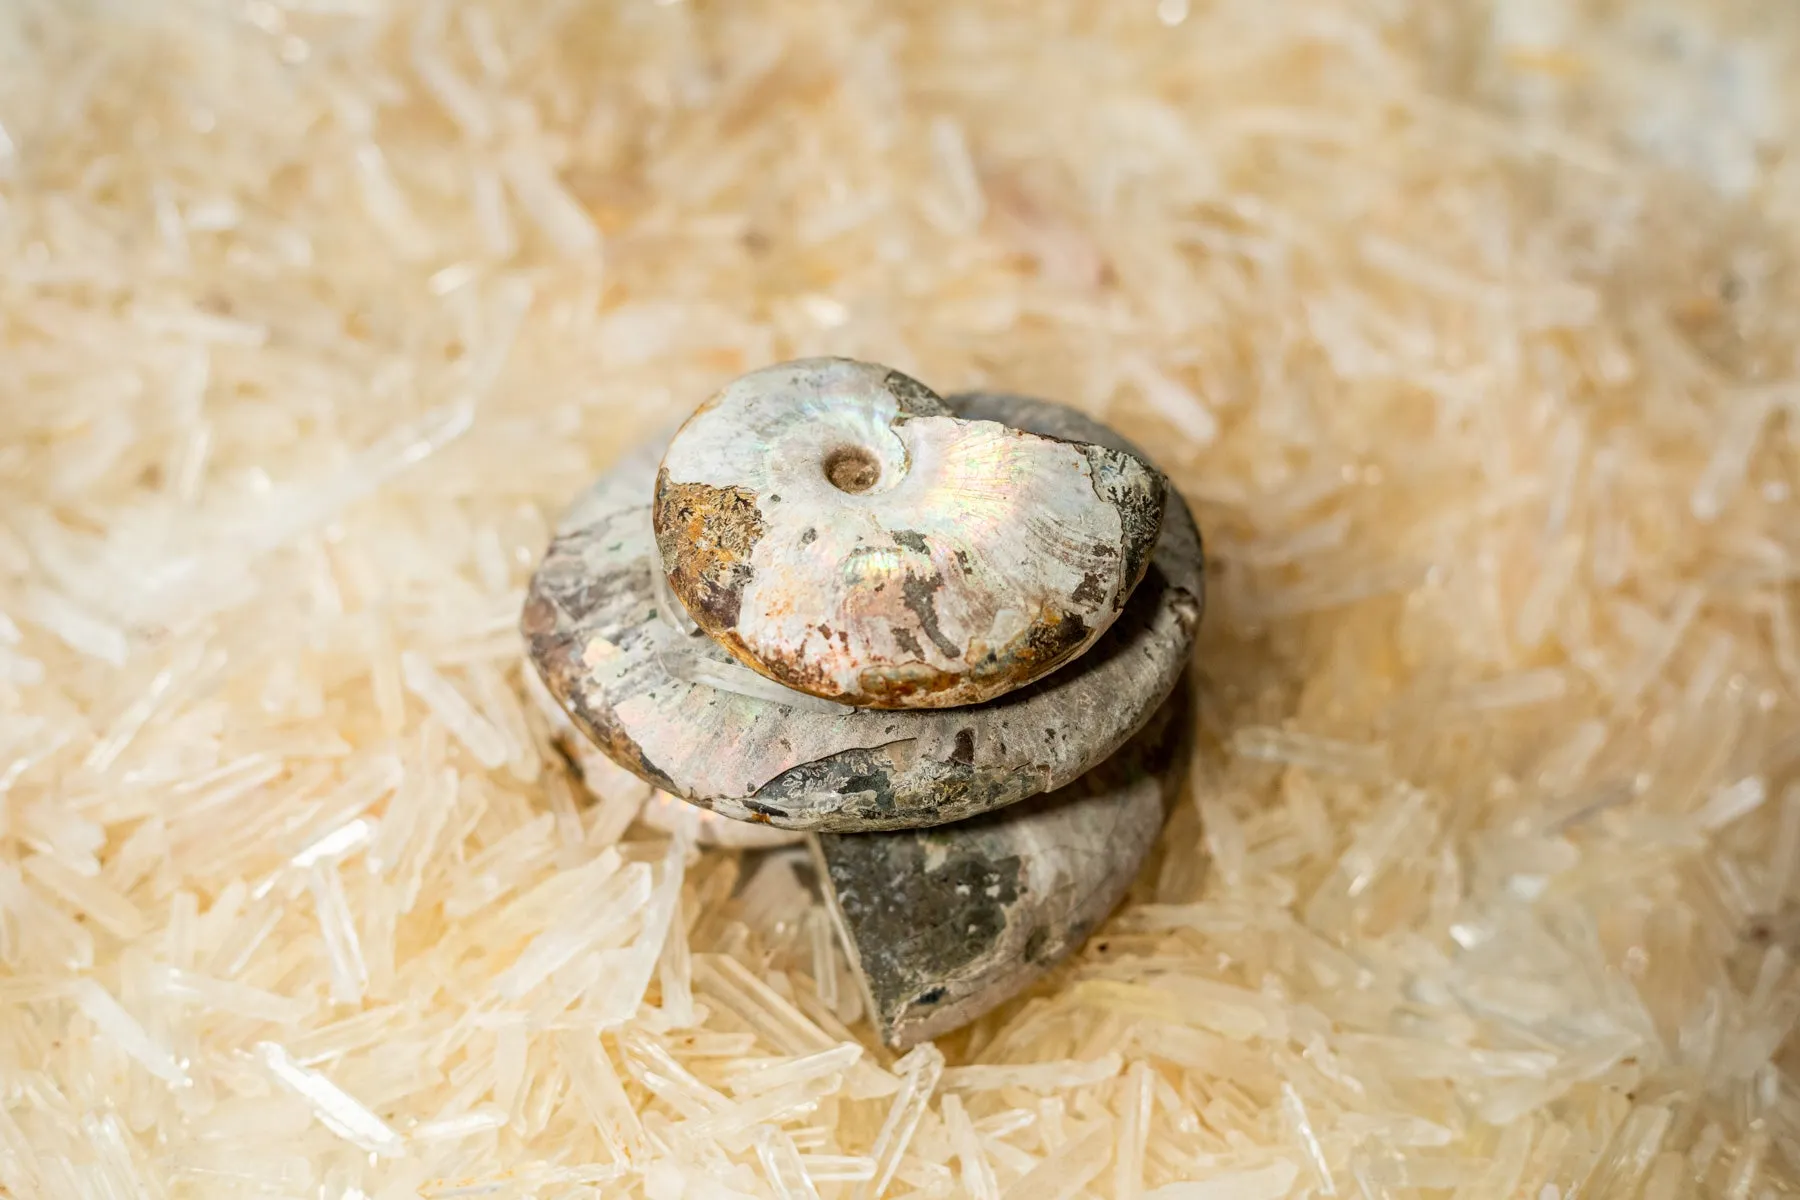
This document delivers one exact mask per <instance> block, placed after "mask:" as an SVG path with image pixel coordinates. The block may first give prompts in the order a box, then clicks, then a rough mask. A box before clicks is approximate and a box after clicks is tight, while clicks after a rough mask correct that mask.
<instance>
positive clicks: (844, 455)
mask: <svg viewBox="0 0 1800 1200" xmlns="http://www.w3.org/2000/svg"><path fill="white" fill-rule="evenodd" d="M824 467H825V478H827V479H829V480H830V481H831V486H832V487H835V488H837V489H838V491H840V492H849V493H851V494H852V495H854V494H856V493H858V492H866V491H868V490H869V489H870V488H872V487H874V486H875V485H876V484H877V483H879V482H880V481H881V463H880V461H879V460H877V459H876V457H875V456H874V455H873V454H871V453H870V452H869V451H868V450H866V449H864V448H863V447H861V446H839V447H837V448H836V449H835V450H832V451H831V452H830V453H829V454H827V455H826V456H825V462H824Z"/></svg>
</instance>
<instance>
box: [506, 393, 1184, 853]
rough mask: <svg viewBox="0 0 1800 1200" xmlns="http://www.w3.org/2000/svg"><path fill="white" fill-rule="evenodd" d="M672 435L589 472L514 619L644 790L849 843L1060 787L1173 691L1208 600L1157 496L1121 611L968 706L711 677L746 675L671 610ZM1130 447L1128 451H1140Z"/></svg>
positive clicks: (1039, 415)
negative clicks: (867, 699)
mask: <svg viewBox="0 0 1800 1200" xmlns="http://www.w3.org/2000/svg"><path fill="white" fill-rule="evenodd" d="M948 403H949V404H950V405H951V407H952V408H953V409H954V411H956V412H957V413H959V414H961V415H963V416H965V417H968V418H971V419H984V420H989V421H994V422H1000V423H1003V424H1005V425H1008V426H1012V427H1016V428H1022V429H1028V430H1031V431H1033V432H1035V433H1038V434H1042V435H1045V436H1048V437H1055V438H1062V439H1065V440H1069V441H1074V442H1093V443H1104V444H1108V445H1112V446H1114V447H1115V448H1117V449H1120V450H1132V447H1130V446H1129V444H1128V443H1126V442H1125V441H1124V439H1122V438H1120V437H1119V436H1118V435H1117V434H1116V433H1114V432H1112V431H1111V430H1108V429H1107V428H1105V427H1104V426H1102V425H1099V424H1097V423H1096V422H1094V421H1092V420H1091V419H1089V418H1087V417H1084V416H1083V415H1081V414H1080V413H1078V412H1076V411H1074V410H1073V409H1069V408H1065V407H1063V406H1062V405H1058V404H1052V403H1049V402H1047V401H1042V400H1035V399H1031V398H1028V397H1023V396H1009V395H1001V394H994V393H982V394H971V395H965V396H952V397H950V398H949V400H948ZM666 443H667V438H666V437H665V438H663V439H661V440H659V441H656V442H653V443H651V444H647V445H645V446H643V447H642V448H641V449H640V450H638V451H637V452H634V453H632V454H629V455H627V456H626V457H625V458H623V459H621V460H620V461H619V462H618V463H616V464H614V466H613V467H612V468H611V469H610V470H608V471H607V472H606V473H605V474H603V475H602V476H601V477H600V478H599V479H597V480H595V482H594V484H593V485H592V487H590V488H589V489H588V491H587V492H585V493H584V494H583V495H582V496H580V497H579V498H578V499H577V500H576V501H575V502H574V504H573V505H572V506H571V507H570V509H569V511H568V512H567V513H565V514H564V516H563V517H562V519H561V520H560V522H559V524H558V529H557V534H556V537H555V539H554V540H553V541H552V543H551V545H550V547H549V550H548V551H547V553H546V554H545V557H544V561H543V562H542V563H541V564H540V565H539V567H538V570H537V571H536V573H535V574H534V575H533V577H532V582H531V590H530V595H529V597H528V599H527V602H526V605H525V608H524V611H523V613H522V614H521V623H522V628H523V632H524V634H525V636H526V639H527V642H528V645H529V651H530V657H531V661H532V663H533V665H534V667H535V669H536V670H537V672H538V673H539V674H540V675H541V676H542V678H543V681H544V683H545V684H546V685H547V687H548V689H549V691H550V694H551V695H552V696H554V697H555V700H556V702H557V704H558V705H559V706H560V707H561V708H563V709H564V710H565V711H566V712H567V713H568V715H569V717H570V718H571V720H572V721H573V722H574V724H575V725H576V727H577V728H579V729H580V730H581V732H582V734H583V735H584V736H585V737H586V738H587V739H588V740H589V741H591V742H592V743H594V744H595V745H597V746H599V747H600V748H601V749H602V750H603V751H604V752H605V753H606V755H607V756H608V757H609V758H611V759H612V760H613V761H614V762H616V763H618V764H619V765H620V766H622V767H625V768H626V769H628V770H630V771H632V772H633V773H635V774H637V775H638V776H639V777H641V778H642V779H644V780H646V781H647V782H649V783H651V784H653V785H654V786H656V787H658V788H660V789H662V790H663V791H666V792H669V793H671V794H673V795H677V796H680V797H682V798H683V799H686V800H689V801H692V802H693V803H695V804H699V805H701V806H702V807H705V808H709V809H711V810H713V811H714V812H717V813H720V814H722V815H724V816H728V817H734V818H737V819H739V820H748V821H757V822H767V823H769V824H771V825H774V826H777V827H779V828H786V829H805V830H839V831H845V832H859V831H869V830H878V829H903V828H918V827H923V826H931V825H938V824H942V823H945V822H951V821H960V820H963V819H964V818H967V817H970V816H973V815H976V814H979V813H984V812H989V811H992V810H994V809H998V808H1003V807H1005V806H1007V805H1010V804H1013V803H1014V802H1016V801H1020V800H1024V799H1026V798H1027V797H1030V796H1034V795H1036V794H1038V793H1040V792H1044V791H1049V790H1053V789H1055V788H1059V787H1062V786H1064V785H1066V784H1068V783H1069V782H1071V781H1073V780H1074V779H1075V778H1077V777H1078V776H1079V775H1081V774H1082V773H1083V772H1085V771H1087V770H1088V769H1090V768H1091V767H1093V766H1094V765H1095V764H1096V763H1098V762H1100V761H1101V760H1102V759H1104V758H1105V757H1106V756H1107V755H1109V754H1111V753H1113V751H1115V750H1116V749H1117V748H1118V747H1119V746H1120V745H1122V744H1123V743H1124V742H1125V741H1126V740H1127V739H1128V738H1129V737H1130V736H1131V735H1132V734H1133V733H1134V732H1135V731H1136V730H1138V729H1139V728H1140V727H1141V726H1142V725H1143V724H1144V723H1145V721H1147V720H1148V719H1149V717H1150V714H1151V713H1152V712H1153V711H1155V709H1156V707H1157V706H1158V705H1159V704H1160V703H1161V702H1162V701H1163V699H1164V697H1166V696H1167V695H1168V694H1169V692H1170V690H1171V689H1173V688H1174V686H1175V683H1176V680H1177V678H1178V677H1179V676H1180V674H1181V672H1182V671H1183V669H1184V668H1185V666H1186V664H1187V662H1188V659H1189V657H1190V655H1191V654H1192V652H1193V648H1194V635H1195V631H1196V629H1197V627H1198V625H1199V621H1200V616H1201V612H1202V609H1203V607H1204V596H1205V578H1204V571H1203V557H1204V556H1203V551H1202V546H1201V542H1200V537H1199V532H1198V530H1197V529H1196V528H1195V526H1194V522H1193V519H1192V517H1191V516H1190V515H1189V513H1188V511H1187V506H1186V505H1185V504H1184V503H1183V502H1182V500H1181V498H1180V495H1179V493H1176V492H1173V491H1170V493H1169V500H1168V507H1167V513H1166V515H1165V517H1164V520H1163V528H1162V533H1161V536H1160V537H1159V538H1158V540H1157V544H1156V547H1155V549H1154V552H1153V554H1152V556H1151V565H1150V567H1149V569H1148V570H1147V571H1146V573H1145V577H1144V580H1143V582H1142V583H1141V584H1139V585H1138V587H1137V588H1136V589H1135V590H1134V591H1133V593H1132V595H1131V598H1130V600H1129V601H1128V602H1127V604H1126V607H1125V611H1124V612H1123V613H1122V614H1121V615H1120V616H1119V618H1118V620H1117V621H1115V622H1114V623H1113V625H1112V627H1111V628H1109V629H1108V630H1107V631H1106V633H1105V634H1104V635H1103V636H1102V637H1101V638H1100V640H1099V641H1098V642H1097V643H1096V644H1095V645H1094V647H1093V648H1092V649H1090V650H1089V651H1088V652H1087V653H1085V654H1083V655H1082V656H1081V657H1080V658H1079V659H1077V660H1076V661H1075V662H1073V663H1070V664H1068V665H1067V666H1065V667H1064V668H1063V669H1062V670H1060V671H1057V672H1056V673H1054V674H1052V675H1050V676H1048V677H1047V678H1044V679H1041V680H1039V681H1038V682H1036V683H1034V684H1031V685H1029V686H1027V687H1023V688H1019V689H1017V690H1016V691H1013V692H1011V693H1009V694H1007V695H1005V696H1002V697H1000V698H999V699H997V700H993V701H990V702H989V703H987V704H983V705H980V706H978V707H974V708H957V709H912V710H903V711H895V710H886V711H883V710H875V709H846V708H843V707H841V706H833V705H830V704H828V703H827V702H826V701H822V700H817V699H815V698H813V697H809V696H805V695H797V694H794V693H792V692H788V693H787V699H786V701H785V702H784V701H783V700H782V699H780V698H777V697H776V696H771V695H767V694H758V693H756V692H754V691H751V690H749V689H745V688H741V687H737V688H733V687H724V686H721V680H720V678H719V677H717V676H712V675H711V672H710V671H699V670H695V669H693V668H694V667H696V666H706V667H709V668H720V667H724V668H735V669H736V670H737V671H738V672H739V673H741V674H742V675H744V676H748V677H750V678H752V679H755V680H757V681H758V682H759V683H763V684H766V685H767V687H768V688H771V689H775V690H776V692H777V693H779V692H781V691H782V690H783V689H780V688H779V687H778V685H776V684H775V683H773V682H772V681H769V680H766V679H764V678H763V677H762V676H758V675H755V674H754V673H752V672H750V670H749V668H747V667H741V666H739V665H738V664H737V662H736V660H735V659H732V658H731V657H730V656H729V655H727V654H726V653H725V651H723V650H722V649H720V648H719V647H718V646H717V645H716V644H715V643H714V642H713V641H712V640H711V639H710V638H707V637H704V636H700V635H698V634H697V633H696V632H693V631H692V629H691V626H689V625H687V624H685V623H683V622H680V621H679V620H676V619H674V614H671V613H670V611H669V601H668V600H667V599H665V595H666V591H667V589H666V588H659V587H658V586H657V585H658V581H659V580H660V577H661V564H660V559H659V555H658V550H657V547H656V544H655V541H654V539H653V537H652V533H651V514H650V495H651V491H652V487H653V484H654V481H655V478H656V473H657V464H658V462H659V461H660V459H661V457H662V451H663V446H664V445H666ZM1133 452H1134V453H1135V451H1133Z"/></svg>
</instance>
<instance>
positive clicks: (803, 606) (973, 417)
mask: <svg viewBox="0 0 1800 1200" xmlns="http://www.w3.org/2000/svg"><path fill="white" fill-rule="evenodd" d="M1202 596H1203V586H1202V555H1201V545H1200V537H1199V534H1198V531H1197V530H1196V528H1195V525H1194V522H1193V519H1192V517H1191V516H1190V514H1189V513H1188V511H1187V508H1186V506H1185V505H1184V504H1183V503H1182V501H1181V499H1180V497H1179V495H1177V494H1176V493H1175V491H1174V490H1173V488H1170V487H1169V486H1167V484H1166V483H1165V481H1164V479H1163V477H1162V475H1161V474H1160V473H1159V472H1158V471H1157V470H1156V469H1155V468H1154V467H1152V466H1151V465H1150V464H1149V463H1148V461H1147V460H1146V459H1145V458H1144V457H1143V456H1142V455H1141V454H1140V453H1139V452H1138V451H1136V450H1135V449H1134V448H1132V447H1131V446H1129V445H1128V444H1127V443H1125V442H1124V441H1123V439H1121V438H1120V437H1119V436H1118V435H1117V434H1115V433H1113V432H1112V431H1111V430H1109V429H1107V428H1105V427H1104V426H1102V425H1100V424H1098V423H1096V422H1094V421H1093V420H1091V419H1089V418H1087V417H1085V416H1083V415H1081V414H1080V413H1077V412H1075V411H1074V410H1072V409H1069V408H1066V407H1063V406H1061V405H1058V404H1053V403H1049V402H1046V401H1042V400H1033V399H1028V398H1025V397H1019V396H1010V395H997V394H986V393H978V394H968V395H960V396H952V397H949V398H947V399H946V398H940V397H939V396H937V395H936V394H935V393H933V392H932V391H930V390H929V389H928V388H926V387H924V386H923V385H921V384H920V383H918V382H917V381H915V380H913V379H911V378H908V377H907V376H905V375H902V374H900V373H899V372H897V371H891V370H889V369H887V368H885V367H880V366H876V365H873V364H868V363H861V362H855V361H851V360H847V359H809V360H803V361H799V362H792V363H784V364H780V365H777V366H773V367H768V368H765V369H762V370H759V371H755V372H752V373H751V374H749V375H746V376H744V377H742V378H740V379H738V380H736V381H735V382H733V383H732V384H730V385H729V386H727V387H726V388H725V389H724V390H723V391H722V392H720V393H719V394H718V395H717V396H715V397H714V398H713V399H711V400H710V401H708V402H707V403H706V404H705V405H703V406H702V407H701V408H700V409H699V410H698V411H697V412H696V413H694V414H693V416H691V417H690V418H689V419H688V420H687V422H686V423H685V424H683V425H682V426H681V427H680V429H679V430H677V431H675V432H674V433H673V435H672V437H669V438H658V439H655V440H654V441H653V442H652V443H650V444H647V445H645V446H643V447H642V448H641V449H640V450H639V451H637V452H636V453H634V454H632V455H630V456H628V457H626V458H625V459H624V460H623V461H621V462H619V463H618V464H616V465H615V466H614V467H613V468H612V470H611V471H609V472H608V473H607V474H606V475H604V476H603V477H601V478H600V479H599V480H597V481H596V482H595V483H594V485H593V486H592V487H591V488H590V489H589V490H588V491H587V492H586V493H585V494H584V495H582V496H581V497H580V498H579V499H577V501H576V502H575V503H574V505H573V506H572V507H571V508H570V510H569V511H568V513H567V514H565V516H564V518H563V520H562V522H561V524H560V526H559V528H558V531H557V534H556V537H555V539H554V541H553V542H552V544H551V546H550V549H549V551H548V553H547V554H546V556H545V558H544V561H543V563H542V564H541V565H540V567H539V569H538V571H537V574H536V576H535V578H534V579H533V582H532V587H531V591H530V595H529V598H528V600H527V603H526V608H525V613H524V620H523V627H524V632H525V636H526V638H527V641H528V645H529V652H530V656H531V659H532V661H533V664H534V666H535V667H536V669H537V673H538V675H539V676H540V678H541V681H542V682H543V684H544V685H546V686H545V693H546V705H547V709H548V711H549V712H550V714H551V715H552V716H553V717H555V718H556V719H558V720H559V721H561V722H562V728H563V730H564V733H565V736H566V738H567V743H566V744H567V745H569V747H570V749H571V750H572V751H573V752H574V753H573V755H572V756H574V757H576V758H577V760H578V761H579V760H580V757H581V755H582V754H583V753H587V754H591V753H592V752H593V749H594V748H597V749H598V750H599V751H600V752H602V753H603V754H604V755H605V757H606V758H608V759H610V760H611V761H612V762H613V763H615V764H617V765H618V766H621V767H624V768H626V769H628V770H629V771H631V772H632V773H634V774H636V775H637V776H639V777H640V778H641V779H643V780H645V781H647V782H648V783H650V784H652V785H653V786H654V787H656V788H658V789H660V790H662V791H663V792H666V793H669V794H671V795H673V796H677V797H680V798H682V799H684V800H687V801H689V802H691V803H693V804H696V805H699V806H701V807H702V808H704V809H708V810H710V811H711V812H712V813H714V814H717V815H718V816H721V817H725V818H729V819H730V820H729V821H725V822H719V821H715V822H712V825H713V826H715V827H717V826H727V827H730V828H731V829H732V830H733V831H735V832H736V833H737V834H738V836H736V837H729V836H727V837H723V838H721V839H720V840H727V841H737V842H739V843H746V844H748V843H754V842H757V841H762V842H768V841H776V840H797V839H799V838H802V837H804V838H805V839H806V840H807V841H808V842H809V843H810V845H811V847H812V850H813V854H814V857H815V860H816V862H817V864H818V866H819V876H820V880H821V885H822V887H823V888H824V889H825V891H826V894H827V901H828V904H829V906H830V908H831V911H832V912H833V913H834V914H835V916H836V917H837V919H838V921H839V924H840V931H841V933H842V934H843V940H844V943H845V945H846V947H847V949H848V951H849V953H850V956H851V959H852V961H853V963H854V964H855V967H856V972H857V974H858V976H859V978H860V979H861V981H862V983H863V986H864V988H865V992H866V998H867V1000H868V1002H869V1011H870V1012H871V1013H872V1014H873V1016H874V1019H875V1022H876V1024H877V1026H878V1028H879V1031H880V1033H881V1035H882V1037H883V1038H884V1039H885V1040H887V1041H888V1042H889V1043H891V1044H894V1045H896V1046H900V1045H906V1044H909V1043H911V1042H915V1041H918V1040H921V1039H923V1038H928V1037H932V1036H935V1035H937V1034H939V1033H942V1032H944V1031H946V1030H948V1029H950V1028H953V1027H955V1026H957V1025H960V1024H962V1023H964V1022H965V1021H968V1020H970V1019H972V1018H974V1017H975V1016H978V1015H979V1014H980V1013H982V1012H984V1011H986V1010H987V1009H989V1008H991V1007H992V1006H994V1005H995V1004H997V1003H999V1002H1000V1001H1002V1000H1004V999H1005V998H1006V997H1008V996H1010V995H1011V994H1013V993H1014V992H1016V991H1018V990H1019V989H1020V988H1021V987H1023V986H1024V985H1025V984H1027V983H1028V982H1030V980H1031V979H1033V978H1034V977H1035V976H1036V975H1038V974H1039V973H1041V972H1042V971H1043V970H1045V969H1046V968H1048V967H1049V966H1050V965H1051V964H1053V963H1055V962H1056V961H1057V960H1058V959H1059V958H1060V957H1062V955H1064V954H1065V953H1066V952H1067V951H1069V950H1070V949H1072V948H1073V947H1074V946H1076V945H1077V944H1079V942H1080V940H1081V939H1082V938H1083V937H1084V936H1086V934H1087V933H1088V931H1089V930H1091V929H1092V928H1093V926H1094V925H1095V924H1096V923H1097V922H1098V921H1099V920H1100V919H1101V918H1102V917H1104V916H1105V915H1106V913H1107V912H1108V911H1109V910H1110V909H1111V908H1112V907H1113V905H1115V904H1116V903H1117V902H1118V900H1119V898H1120V897H1121V896H1122V894H1123V893H1124V891H1125V889H1126V887H1127V886H1128V885H1129V883H1130V881H1131V879H1132V877H1133V876H1134V875H1135V874H1136V872H1137V869H1138V867H1139V865H1140V864H1141V862H1142V861H1143V859H1144V857H1145V855H1146V854H1147V853H1148V851H1149V849H1150V846H1151V844H1152V842H1153V841H1154V840H1155V836H1156V833H1157V831H1158V829H1159V828H1160V827H1161V823H1162V818H1163V813H1164V806H1165V803H1166V801H1167V797H1168V793H1169V791H1170V789H1171V788H1172V787H1173V786H1174V785H1175V783H1176V781H1177V780H1178V778H1179V777H1180V775H1181V773H1182V768H1183V765H1184V763H1185V759H1186V737H1185V735H1186V731H1187V730H1188V728H1189V726H1190V722H1189V720H1188V719H1187V717H1186V715H1185V711H1184V709H1185V706H1186V705H1187V704H1188V703H1189V697H1188V694H1187V688H1186V684H1185V678H1186V668H1187V665H1188V661H1189V658H1190V656H1191V653H1192V649H1193V641H1194V633H1195V629H1196V627H1197V625H1198V624H1199V620H1200V613H1201V607H1202ZM550 700H553V701H554V705H553V706H551V705H550V704H549V701H550ZM735 822H742V823H744V824H742V825H737V824H734V823H735Z"/></svg>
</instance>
